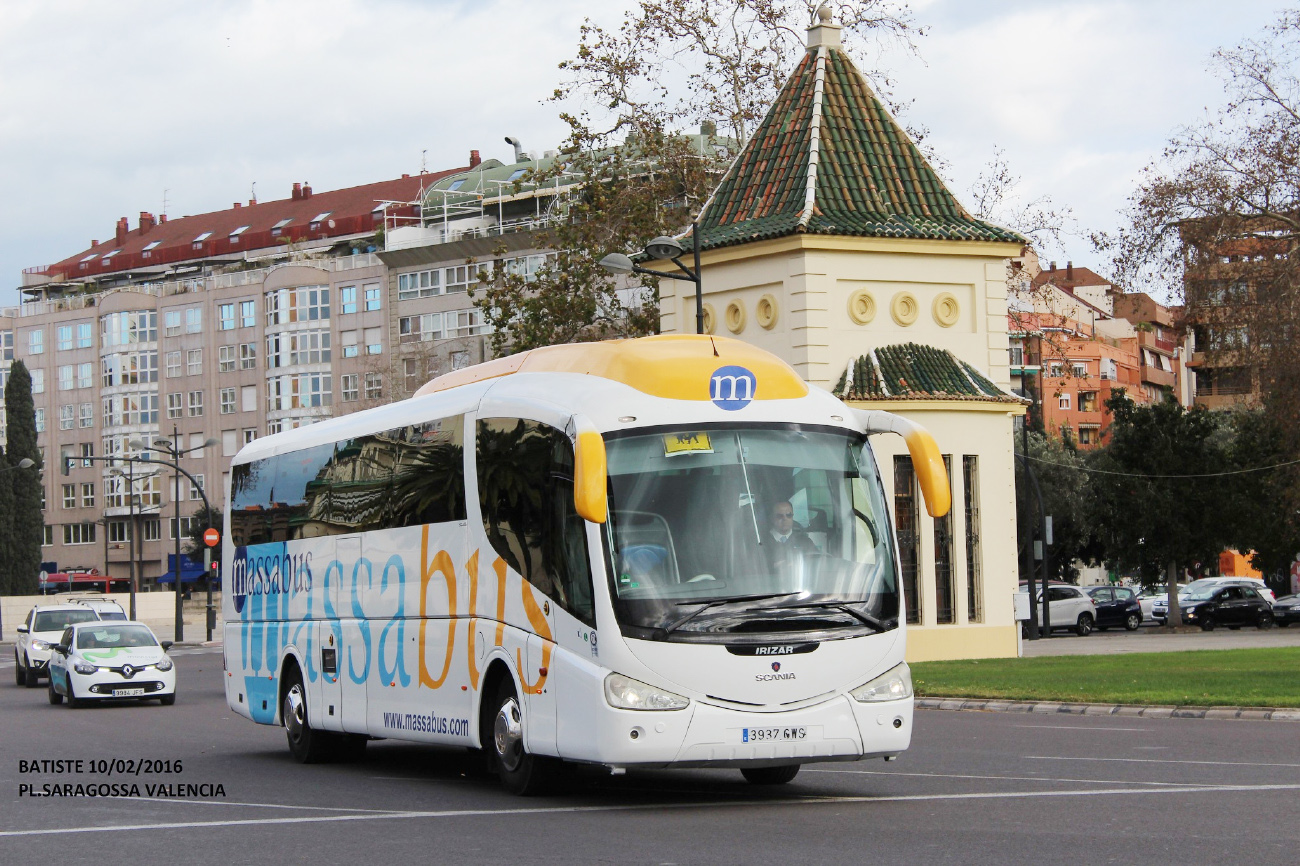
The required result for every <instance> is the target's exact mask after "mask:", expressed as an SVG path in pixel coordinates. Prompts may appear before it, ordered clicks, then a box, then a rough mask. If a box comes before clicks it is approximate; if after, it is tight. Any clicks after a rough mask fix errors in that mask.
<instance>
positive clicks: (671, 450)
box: [664, 433, 713, 457]
mask: <svg viewBox="0 0 1300 866" xmlns="http://www.w3.org/2000/svg"><path fill="white" fill-rule="evenodd" d="M712 453H713V443H712V442H710V441H709V434H708V433H669V434H668V435H667V436H665V437H664V456H665V457H672V456H673V455H674V454H712Z"/></svg>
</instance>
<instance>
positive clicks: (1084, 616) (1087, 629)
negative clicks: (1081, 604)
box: [1074, 613, 1092, 637]
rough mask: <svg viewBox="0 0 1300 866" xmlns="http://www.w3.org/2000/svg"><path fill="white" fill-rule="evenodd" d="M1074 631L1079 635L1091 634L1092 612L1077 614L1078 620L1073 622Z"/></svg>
mask: <svg viewBox="0 0 1300 866" xmlns="http://www.w3.org/2000/svg"><path fill="white" fill-rule="evenodd" d="M1074 633H1075V634H1077V635H1078V636H1079V637H1087V636H1088V635H1090V634H1092V614H1089V613H1081V614H1079V621H1078V622H1076V623H1075V624H1074Z"/></svg>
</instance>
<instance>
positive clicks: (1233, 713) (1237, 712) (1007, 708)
mask: <svg viewBox="0 0 1300 866" xmlns="http://www.w3.org/2000/svg"><path fill="white" fill-rule="evenodd" d="M915 706H916V708H917V709H918V710H973V711H976V712H984V713H1034V714H1036V715H1051V714H1057V713H1061V714H1065V715H1073V716H1122V717H1126V718H1133V717H1141V718H1146V719H1243V720H1246V721H1252V722H1268V721H1272V722H1300V709H1285V708H1280V707H1170V706H1163V707H1157V706H1143V705H1135V704H1076V703H1062V702H1060V701H999V700H982V699H978V698H973V699H971V698H917V699H916V704H915Z"/></svg>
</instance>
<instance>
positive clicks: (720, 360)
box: [415, 334, 808, 401]
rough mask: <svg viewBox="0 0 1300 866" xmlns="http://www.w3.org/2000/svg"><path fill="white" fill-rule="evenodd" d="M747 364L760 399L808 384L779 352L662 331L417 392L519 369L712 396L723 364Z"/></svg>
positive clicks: (520, 358) (448, 379) (562, 350)
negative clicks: (714, 379)
mask: <svg viewBox="0 0 1300 866" xmlns="http://www.w3.org/2000/svg"><path fill="white" fill-rule="evenodd" d="M728 366H734V367H744V368H745V369H746V370H749V371H750V372H751V373H753V374H754V375H755V377H756V378H757V380H758V381H759V382H761V383H762V386H761V387H760V388H758V389H757V391H756V392H755V394H754V395H753V398H754V399H755V400H792V399H797V398H799V397H803V396H806V395H807V394H808V386H807V384H805V383H804V381H803V380H802V379H800V378H799V374H798V373H796V372H795V371H794V369H793V368H792V367H791V366H790V365H789V364H787V363H786V362H785V361H782V360H781V359H780V358H778V357H777V356H776V355H773V354H772V353H770V352H766V351H764V350H762V349H760V348H758V347H757V346H752V345H750V344H749V343H744V342H741V341H740V340H732V339H729V338H727V337H713V336H708V335H696V334H661V335H659V336H655V337H640V338H637V339H632V340H607V341H604V342H600V343H570V344H566V345H563V346H546V347H544V348H541V349H531V350H529V351H527V352H520V353H519V354H517V355H509V356H507V357H505V358H498V359H496V360H495V361H487V362H485V363H482V364H478V365H476V366H473V367H466V368H465V369H463V370H456V371H455V372H452V373H447V374H445V375H443V376H439V377H438V378H436V379H434V380H433V381H431V382H429V383H427V384H426V385H425V386H424V387H422V388H421V389H420V390H419V391H416V392H415V396H417V397H422V396H424V395H425V394H433V393H436V392H438V391H445V390H447V389H449V388H456V387H459V386H461V385H468V384H471V383H475V382H483V381H486V380H488V379H497V378H500V377H502V376H509V375H511V374H513V373H578V374H582V375H588V376H599V377H600V378H602V379H609V380H612V381H614V382H620V383H622V384H624V385H627V386H629V387H631V388H635V389H636V390H638V391H640V392H642V393H643V394H649V395H651V396H652V397H665V398H668V399H670V400H701V401H707V400H709V399H711V395H710V393H709V383H710V377H711V374H713V373H714V372H715V371H717V370H718V369H719V368H720V367H728Z"/></svg>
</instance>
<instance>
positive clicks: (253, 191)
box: [249, 181, 257, 204]
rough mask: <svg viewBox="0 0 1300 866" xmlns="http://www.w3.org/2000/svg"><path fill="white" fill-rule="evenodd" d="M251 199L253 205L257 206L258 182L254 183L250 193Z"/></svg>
mask: <svg viewBox="0 0 1300 866" xmlns="http://www.w3.org/2000/svg"><path fill="white" fill-rule="evenodd" d="M249 197H250V198H251V199H252V200H253V204H257V181H253V188H252V191H251V192H249Z"/></svg>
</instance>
